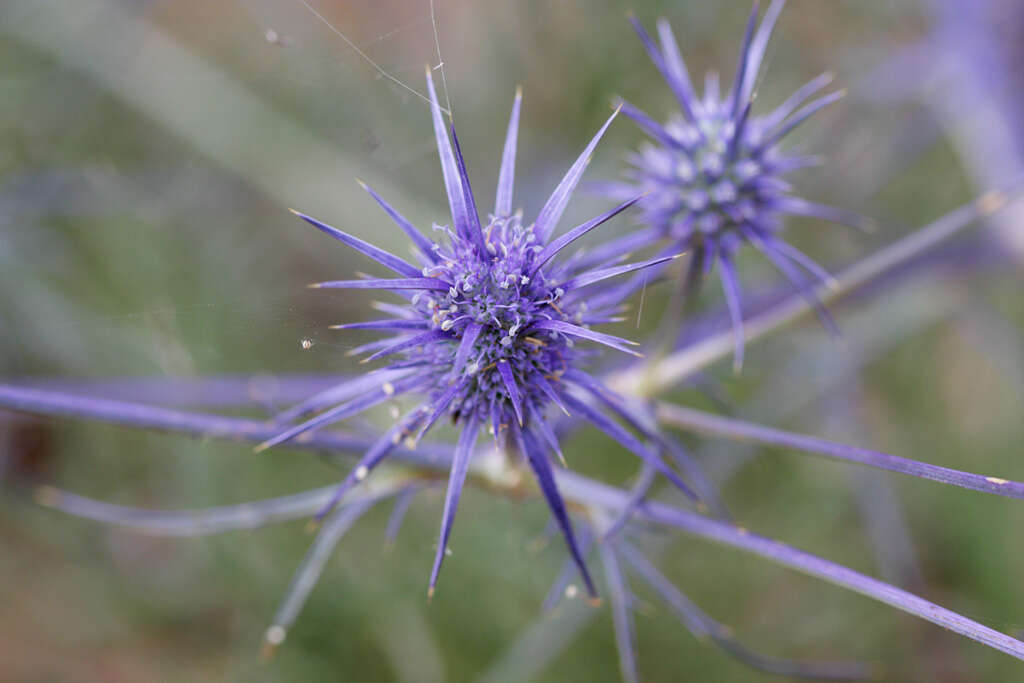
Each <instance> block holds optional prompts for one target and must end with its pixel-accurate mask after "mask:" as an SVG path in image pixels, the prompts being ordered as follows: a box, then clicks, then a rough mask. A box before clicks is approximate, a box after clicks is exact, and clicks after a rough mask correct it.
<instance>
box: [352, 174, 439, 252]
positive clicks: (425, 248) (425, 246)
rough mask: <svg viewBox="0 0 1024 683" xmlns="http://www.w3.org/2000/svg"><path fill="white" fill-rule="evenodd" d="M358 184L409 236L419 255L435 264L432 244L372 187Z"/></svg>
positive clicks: (360, 181) (361, 182)
mask: <svg viewBox="0 0 1024 683" xmlns="http://www.w3.org/2000/svg"><path fill="white" fill-rule="evenodd" d="M358 182H359V186H360V187H362V188H363V189H364V190H366V191H367V192H369V193H370V196H371V197H373V199H374V201H375V202H377V203H378V204H380V207H381V208H382V209H384V211H385V212H386V213H387V214H388V215H389V216H391V220H393V221H394V222H395V223H396V224H398V227H400V228H401V229H402V231H403V232H404V233H405V234H406V235H408V236H409V239H411V240H412V242H413V244H415V245H416V248H417V249H419V251H420V253H421V254H423V256H424V257H425V258H426V259H427V260H429V261H432V262H436V261H437V257H436V256H434V252H433V249H432V248H431V247H432V246H433V242H431V241H430V240H428V239H427V238H426V237H424V235H423V233H422V232H420V231H419V230H417V229H416V226H415V225H413V224H412V223H410V222H409V221H408V220H407V219H406V218H405V216H403V215H402V214H400V213H398V211H396V210H395V209H394V208H393V207H392V206H391V205H390V204H389V203H387V202H386V201H384V199H383V198H382V197H381V196H380V195H379V194H377V192H376V191H375V190H374V189H373V188H372V187H370V186H369V185H367V184H366V183H364V182H363V181H362V180H359V181H358Z"/></svg>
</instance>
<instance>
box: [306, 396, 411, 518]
mask: <svg viewBox="0 0 1024 683" xmlns="http://www.w3.org/2000/svg"><path fill="white" fill-rule="evenodd" d="M418 412H419V411H418V410H414V411H412V412H411V413H409V414H408V415H407V416H406V418H405V419H403V420H402V421H400V422H398V423H397V424H395V425H394V426H393V427H392V428H391V429H389V430H388V431H387V432H385V433H384V434H383V435H382V436H381V437H380V438H379V439H377V441H375V442H374V444H373V445H372V446H370V448H369V449H368V450H367V451H366V453H364V454H363V457H362V458H360V459H359V462H358V463H357V464H356V466H355V467H353V468H352V471H351V472H349V473H348V476H346V477H345V478H344V479H343V480H342V481H341V483H340V484H338V486H336V487H335V489H334V493H333V494H331V497H330V498H329V499H328V500H327V502H326V503H324V505H323V507H321V508H320V510H319V511H318V512H317V513H316V516H315V517H314V519H315V520H316V521H317V522H320V521H321V520H323V518H324V517H326V516H327V515H328V514H329V513H330V512H331V510H333V509H334V508H335V507H336V506H337V505H338V503H339V502H340V501H341V499H342V497H343V496H344V495H345V494H346V493H348V492H349V491H350V490H351V489H352V487H353V486H355V485H356V484H358V483H360V482H362V481H363V480H364V479H366V478H367V477H368V476H369V475H370V472H371V471H372V470H373V468H374V467H376V466H377V465H379V464H380V461H381V460H383V459H384V458H386V457H387V456H388V455H390V454H391V452H392V451H393V450H395V449H396V448H398V444H399V443H400V442H401V437H402V435H404V434H405V433H406V432H407V430H408V428H409V425H408V421H409V419H410V417H412V416H414V415H416V414H418Z"/></svg>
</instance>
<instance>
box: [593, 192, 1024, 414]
mask: <svg viewBox="0 0 1024 683" xmlns="http://www.w3.org/2000/svg"><path fill="white" fill-rule="evenodd" d="M1022 191H1024V182H1017V183H1016V184H1014V185H1013V186H1012V187H1011V188H1010V189H1008V190H1006V191H1000V190H992V191H990V192H987V193H986V194H983V195H982V196H981V197H979V198H978V199H976V200H975V201H973V202H971V203H969V204H966V205H964V206H961V207H960V208H958V209H955V210H953V211H951V212H950V213H948V214H946V215H945V216H943V217H942V218H940V219H938V220H937V221H935V222H933V223H931V224H929V225H927V226H925V227H923V228H921V229H919V230H915V231H914V232H913V233H911V234H910V235H907V236H906V237H904V238H903V239H900V240H897V241H896V242H893V243H892V244H890V245H889V246H887V247H884V248H883V249H881V250H879V251H877V252H875V253H874V254H872V255H871V256H868V257H867V258H865V259H863V260H861V261H858V262H857V263H854V264H853V265H851V266H849V267H848V268H846V269H845V270H843V271H841V272H840V273H839V274H838V275H836V278H835V282H834V283H832V284H831V285H825V284H822V285H819V286H818V287H817V289H816V290H815V294H816V295H817V296H818V297H819V298H820V300H821V301H822V302H823V303H827V302H829V301H833V300H835V299H838V298H839V297H841V296H843V295H844V294H847V293H849V292H850V291H852V290H854V289H857V288H858V287H860V286H861V285H864V284H865V283H867V282H870V281H871V280H873V279H874V278H877V277H878V276H880V275H882V274H884V273H886V272H888V271H890V270H892V269H894V268H896V267H898V266H900V265H902V264H904V263H906V262H908V261H910V260H911V259H913V258H914V257H916V256H919V255H921V254H923V253H924V252H926V251H928V250H929V249H931V248H933V247H935V246H937V245H938V244H940V243H942V242H943V241H945V240H947V239H949V238H950V237H951V236H953V235H954V234H956V233H957V232H958V231H959V230H961V229H963V228H965V227H967V226H968V225H970V224H972V223H974V222H975V221H977V220H979V219H981V218H984V217H986V216H989V215H991V214H993V213H995V212H996V211H998V210H1000V209H1002V208H1003V207H1004V206H1006V205H1007V203H1009V202H1010V201H1011V200H1013V199H1016V198H1017V197H1018V196H1019V195H1020V194H1021V192H1022ZM810 309H811V306H810V304H809V303H808V302H807V300H806V299H805V298H804V297H802V296H800V295H799V294H794V295H792V296H790V297H789V298H787V299H785V300H784V301H782V302H781V303H779V304H778V305H776V306H773V307H772V308H769V309H768V310H766V311H764V312H762V313H760V314H758V315H755V316H753V317H751V318H748V319H747V320H746V321H745V322H744V324H743V326H744V329H745V331H746V339H747V341H748V342H749V341H753V340H755V339H758V338H760V337H763V336H764V335H766V334H768V333H769V332H772V331H774V330H776V329H778V328H780V327H782V326H783V325H786V324H787V323H789V322H792V321H793V320H795V319H797V318H799V317H800V316H801V315H803V314H805V313H806V312H807V311H809V310H810ZM732 348H733V340H732V330H731V329H727V330H723V331H722V332H719V333H716V334H713V335H711V336H709V337H706V338H705V339H703V340H701V341H699V342H697V343H694V344H691V345H689V346H687V347H685V348H683V349H681V350H679V351H676V352H675V353H673V354H671V355H669V356H667V357H666V358H664V359H662V360H660V361H657V362H652V363H639V364H637V365H634V366H633V367H630V368H628V369H626V370H624V371H622V372H620V373H617V374H615V375H612V376H610V377H608V378H607V383H608V385H609V386H610V387H612V388H613V389H615V390H616V391H618V392H620V393H623V394H628V395H634V396H654V395H657V394H659V393H661V392H664V391H666V390H668V389H671V388H672V387H674V386H676V385H678V384H679V383H680V382H681V381H683V380H684V379H686V378H687V377H689V376H690V375H691V374H693V373H694V372H695V371H697V370H700V369H701V368H704V367H706V366H708V365H710V364H711V363H714V362H715V361H718V360H720V359H722V358H724V357H726V356H728V355H729V354H730V353H732Z"/></svg>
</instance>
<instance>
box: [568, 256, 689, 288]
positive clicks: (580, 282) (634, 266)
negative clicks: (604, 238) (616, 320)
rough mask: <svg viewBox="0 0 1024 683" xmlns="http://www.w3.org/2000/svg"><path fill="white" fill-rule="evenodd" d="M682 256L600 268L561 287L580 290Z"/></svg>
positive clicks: (663, 257) (662, 257)
mask: <svg viewBox="0 0 1024 683" xmlns="http://www.w3.org/2000/svg"><path fill="white" fill-rule="evenodd" d="M680 256H682V254H674V255H672V256H659V257H658V258H652V259H647V260H646V261H638V262H636V263H627V264H626V265H624V266H612V267H611V268H600V269H598V270H592V271H589V272H586V273H582V274H581V275H577V276H576V277H574V278H572V279H571V280H567V281H566V282H565V283H564V284H563V285H562V286H563V287H564V288H565V289H566V290H571V289H580V288H582V287H586V286H587V285H592V284H594V283H595V282H600V281H601V280H607V279H608V278H611V277H618V276H619V275H625V274H626V273H632V272H633V271H634V270H642V269H644V268H650V267H651V266H656V265H659V264H661V263H665V262H666V261H671V260H673V259H677V258H679V257H680Z"/></svg>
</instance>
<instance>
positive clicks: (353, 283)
mask: <svg viewBox="0 0 1024 683" xmlns="http://www.w3.org/2000/svg"><path fill="white" fill-rule="evenodd" d="M310 287H311V288H312V289H433V290H437V291H439V292H445V291H448V289H450V288H451V285H450V284H448V283H447V282H442V281H441V280H438V279H437V278H433V277H411V278H390V279H373V278H368V279H366V280H330V281H328V282H316V283H313V284H311V285H310Z"/></svg>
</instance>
